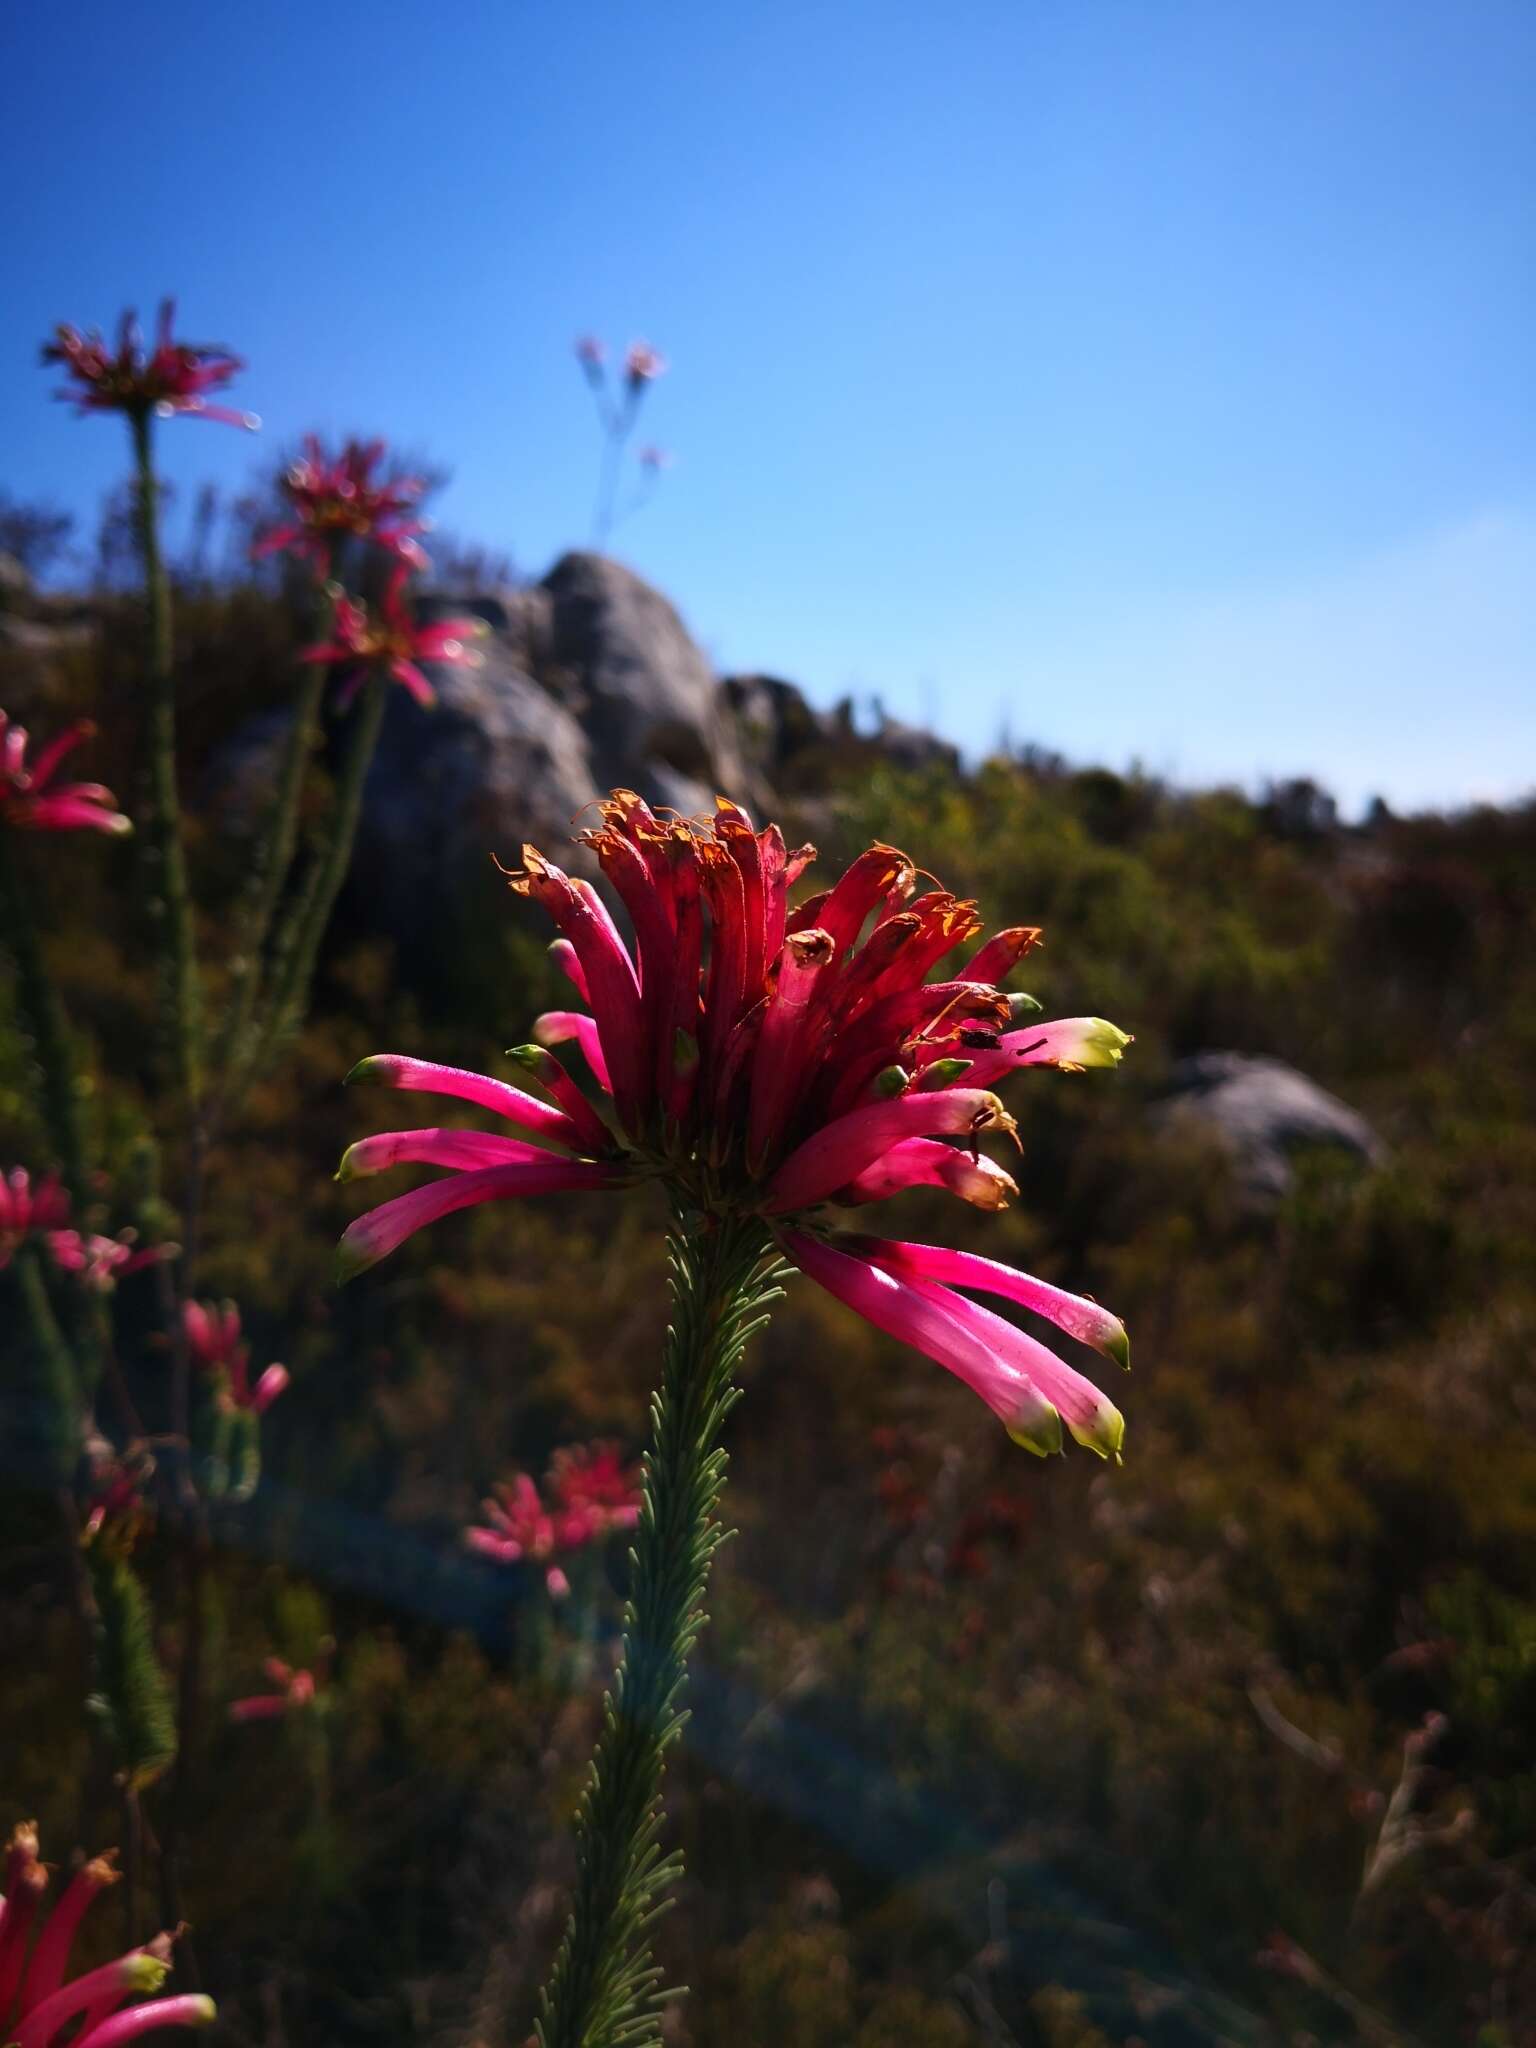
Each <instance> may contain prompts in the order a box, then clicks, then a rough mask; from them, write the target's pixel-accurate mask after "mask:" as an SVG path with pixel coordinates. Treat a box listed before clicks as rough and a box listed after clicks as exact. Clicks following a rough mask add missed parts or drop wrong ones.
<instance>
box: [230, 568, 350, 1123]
mask: <svg viewBox="0 0 1536 2048" xmlns="http://www.w3.org/2000/svg"><path fill="white" fill-rule="evenodd" d="M323 602H325V603H326V608H327V609H329V606H328V602H327V601H323ZM324 623H325V622H324V620H323V619H322V621H321V625H320V630H321V634H322V637H323V632H324ZM327 675H328V671H327V670H326V669H325V668H324V667H320V666H316V665H315V664H310V665H308V666H307V667H306V668H305V670H304V680H303V683H302V686H301V688H300V690H299V695H298V701H297V702H296V704H295V706H294V712H293V725H292V728H291V729H290V731H289V734H288V744H287V746H286V747H285V748H284V751H283V763H282V768H281V771H280V773H279V776H278V785H277V792H276V795H275V797H274V799H273V804H272V813H271V817H270V819H269V820H268V824H267V830H266V832H265V834H264V835H263V838H262V841H261V844H260V846H259V847H258V849H257V852H256V857H255V860H254V861H253V862H252V866H251V875H250V885H249V888H248V891H247V895H246V901H245V905H244V909H243V911H242V914H241V920H240V935H239V939H238V942H237V947H236V958H235V964H234V971H233V974H232V976H231V980H230V989H229V997H228V1009H227V1012H226V1016H225V1021H224V1027H223V1030H222V1032H221V1034H220V1039H219V1045H218V1050H217V1053H216V1054H215V1058H214V1071H215V1074H216V1076H217V1079H216V1081H215V1088H216V1090H217V1101H216V1110H215V1113H218V1112H220V1111H223V1110H226V1109H229V1108H232V1107H233V1100H232V1089H233V1085H234V1082H235V1078H236V1076H237V1075H238V1074H239V1073H240V1072H241V1070H242V1069H243V1067H244V1064H245V1059H246V1055H247V1052H248V1049H249V1048H248V1041H249V1038H250V1034H251V1029H252V1025H253V1022H254V1019H255V1014H256V1003H257V999H258V997H259V995H260V992H261V981H262V958H263V954H264V952H265V949H266V945H267V940H268V938H269V937H270V935H271V931H272V923H273V919H274V918H275V917H276V915H277V908H278V904H279V902H280V901H281V899H282V893H283V887H284V884H285V883H286V882H287V880H288V876H289V872H290V870H291V868H292V866H293V857H294V852H295V850H296V848H297V845H298V836H299V805H300V800H301V798H302V796H303V792H304V779H305V774H306V772H307V770H308V767H309V763H310V759H311V756H312V755H313V753H314V749H315V742H316V737H317V735H318V732H319V724H320V705H321V702H322V700H323V697H324V694H325V686H326V680H327Z"/></svg>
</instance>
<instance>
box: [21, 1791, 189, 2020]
mask: <svg viewBox="0 0 1536 2048" xmlns="http://www.w3.org/2000/svg"><path fill="white" fill-rule="evenodd" d="M116 1855H117V1852H116V1850H113V1849H109V1850H108V1851H107V1852H106V1854H105V1855H103V1856H97V1857H96V1858H94V1859H93V1861H91V1862H89V1863H85V1864H82V1865H81V1866H80V1867H79V1868H78V1869H77V1870H76V1871H75V1872H74V1874H73V1875H72V1876H71V1878H70V1880H69V1882H68V1884H66V1885H65V1887H64V1889H63V1891H62V1892H61V1893H60V1895H59V1899H58V1903H57V1905H55V1907H54V1909H53V1911H52V1913H51V1914H48V1915H47V1916H46V1920H45V1916H44V1914H43V1901H44V1897H45V1895H46V1893H47V1890H48V1884H49V1871H48V1868H47V1866H46V1865H45V1864H43V1863H42V1862H41V1861H39V1858H38V1839H37V1828H36V1825H35V1823H33V1822H31V1821H24V1822H23V1823H22V1824H21V1826H20V1827H18V1828H17V1829H16V1830H15V1832H14V1834H13V1835H12V1836H11V1840H10V1847H9V1849H8V1851H7V1854H6V1871H5V1897H4V1899H3V1901H0V2038H3V2039H4V2040H5V2041H7V2042H9V2043H11V2044H13V2048H57V2044H60V2043H62V2042H64V2041H66V2040H67V2041H68V2042H69V2044H70V2048H121V2044H122V2043H124V2042H128V2041H136V2040H138V2038H139V2037H140V2036H141V2035H142V2034H148V2033H152V2032H154V2031H155V2030H156V2029H158V2028H160V2027H206V2026H208V2025H209V2024H210V2023H211V2022H212V2020H213V2017H214V2005H213V2000H212V1999H211V1998H203V1997H200V1996H193V1995H182V1996H180V1997H176V1998H157V1997H156V1996H155V1994H156V1993H157V1992H158V1991H159V1989H160V1987H161V1985H162V1984H163V1983H164V1982H165V1979H166V1977H167V1976H168V1975H169V1974H170V1968H171V1951H172V1949H173V1948H174V1946H175V1942H176V1937H175V1935H174V1934H157V1935H156V1936H155V1938H154V1940H153V1941H151V1942H147V1943H146V1944H145V1946H144V1947H143V1948H133V1949H129V1950H128V1951H127V1953H126V1954H124V1955H121V1956H119V1957H117V1959H116V1960H115V1961H114V1962H110V1963H103V1964H102V1965H101V1966H100V1967H99V1968H97V1969H94V1970H87V1971H86V1972H84V1974H82V1975H78V1976H71V1974H70V1954H71V1951H72V1950H73V1948H74V1943H75V1934H76V1931H77V1930H78V1928H79V1926H80V1923H81V1921H82V1920H83V1919H84V1917H85V1915H86V1913H87V1911H88V1910H89V1908H90V1906H91V1903H92V1901H93V1900H94V1899H95V1898H96V1897H97V1896H98V1894H100V1893H101V1892H104V1891H106V1890H107V1889H108V1888H109V1887H110V1886H112V1885H114V1884H116V1883H117V1880H118V1872H117V1870H116V1869H115V1867H114V1865H115V1861H116Z"/></svg>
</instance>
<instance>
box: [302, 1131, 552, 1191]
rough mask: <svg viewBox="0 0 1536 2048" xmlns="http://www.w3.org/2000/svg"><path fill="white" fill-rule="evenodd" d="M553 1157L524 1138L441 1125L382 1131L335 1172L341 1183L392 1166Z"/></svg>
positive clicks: (353, 1148)
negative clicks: (460, 1129)
mask: <svg viewBox="0 0 1536 2048" xmlns="http://www.w3.org/2000/svg"><path fill="white" fill-rule="evenodd" d="M549 1157H550V1154H549V1153H548V1152H545V1151H543V1150H541V1149H540V1147H539V1146H537V1145H529V1144H525V1143H524V1142H523V1140H522V1139H521V1138H503V1137H501V1136H500V1135H499V1134H498V1133H497V1132H494V1131H451V1130H445V1129H443V1128H442V1127H441V1126H440V1125H438V1126H433V1127H430V1128H428V1129H426V1130H420V1131H380V1132H379V1134H378V1136H377V1137H374V1138H361V1139H359V1140H358V1142H357V1144H355V1145H349V1146H348V1147H347V1149H346V1151H345V1152H344V1153H343V1154H342V1159H341V1164H340V1166H339V1167H338V1168H337V1169H336V1178H337V1179H338V1180H361V1179H362V1178H363V1177H364V1176H365V1175H367V1174H370V1173H386V1172H388V1170H389V1168H390V1167H392V1166H448V1167H452V1168H454V1169H455V1170H457V1171H466V1170H472V1169H474V1168H475V1167H480V1166H526V1165H531V1164H536V1163H537V1162H538V1161H540V1160H545V1159H548V1158H549Z"/></svg>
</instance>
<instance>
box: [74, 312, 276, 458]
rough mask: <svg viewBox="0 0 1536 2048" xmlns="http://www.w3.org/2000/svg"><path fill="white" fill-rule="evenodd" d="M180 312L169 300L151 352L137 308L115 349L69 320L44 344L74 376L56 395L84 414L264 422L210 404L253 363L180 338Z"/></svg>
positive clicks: (127, 319) (123, 325)
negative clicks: (175, 330) (175, 327)
mask: <svg viewBox="0 0 1536 2048" xmlns="http://www.w3.org/2000/svg"><path fill="white" fill-rule="evenodd" d="M175 313H176V302H175V300H174V299H165V300H163V301H162V302H161V306H160V317H159V320H158V322H157V324H156V328H155V345H154V347H153V348H152V349H151V350H149V351H148V352H147V353H146V351H145V348H144V338H143V336H142V334H141V333H140V332H139V323H138V318H137V316H136V315H135V314H134V313H133V312H132V311H129V312H127V313H125V314H124V315H123V317H122V320H121V322H120V323H119V325H118V331H117V348H116V350H115V351H113V350H112V349H110V348H109V347H108V345H107V343H106V341H105V340H104V338H103V337H102V335H101V334H100V332H99V331H98V330H96V329H95V328H92V330H91V331H90V333H88V334H82V333H81V332H80V330H79V328H78V327H70V326H68V325H64V326H60V327H57V328H55V330H54V338H53V340H52V341H50V342H46V343H45V344H44V346H43V361H44V362H45V363H60V364H62V365H63V367H64V370H65V373H66V375H67V376H68V377H69V379H70V382H69V383H68V384H67V385H65V387H64V389H63V390H62V391H60V392H58V393H57V394H56V396H58V397H60V398H67V399H69V400H71V401H72V402H73V403H74V404H75V405H76V406H78V408H79V409H80V411H81V412H123V413H128V414H129V415H130V416H137V417H139V418H147V417H148V415H149V414H151V413H158V414H160V415H161V416H162V417H169V416H170V415H171V414H173V413H184V414H187V415H188V416H189V417H191V418H193V419H205V420H220V421H222V422H223V423H224V424H225V425H226V426H231V427H245V428H247V429H253V428H255V427H258V426H259V425H260V424H261V422H260V421H259V420H258V419H257V417H256V415H255V414H254V413H251V412H235V411H233V410H231V408H230V407H228V406H223V405H210V404H209V403H208V399H207V394H208V393H209V392H210V391H217V390H219V389H221V388H222V386H224V385H225V384H228V383H229V382H230V380H231V379H232V378H233V377H236V376H238V375H239V373H240V371H241V370H243V369H244V367H245V365H244V364H243V363H242V362H241V360H240V358H239V357H238V356H235V355H231V354H230V352H229V350H228V349H226V348H218V347H215V346H212V345H210V344H205V343H202V344H200V343H194V342H188V341H177V340H175V339H174V337H173V336H172V333H171V325H172V322H173V320H174V318H175Z"/></svg>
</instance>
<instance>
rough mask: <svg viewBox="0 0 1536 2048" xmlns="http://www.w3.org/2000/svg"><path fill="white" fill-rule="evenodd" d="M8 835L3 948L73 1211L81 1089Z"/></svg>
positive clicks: (84, 1189)
mask: <svg viewBox="0 0 1536 2048" xmlns="http://www.w3.org/2000/svg"><path fill="white" fill-rule="evenodd" d="M19 867H20V864H19V862H18V860H17V857H16V851H15V849H14V848H13V847H12V845H11V843H10V836H9V834H8V833H6V832H4V831H0V909H3V911H4V925H3V937H4V944H5V950H6V952H7V953H9V955H10V956H11V960H12V962H13V964H14V966H15V970H16V999H17V1007H18V1009H19V1011H20V1016H21V1023H22V1027H23V1029H24V1030H25V1031H26V1032H27V1034H28V1036H29V1037H30V1038H31V1040H32V1051H33V1055H34V1058H35V1060H36V1064H37V1069H38V1074H39V1094H40V1095H41V1098H42V1108H43V1116H44V1120H45V1122H46V1124H47V1127H48V1137H49V1141H50V1143H51V1144H52V1146H53V1149H54V1153H55V1156H56V1157H57V1160H58V1164H59V1171H60V1172H61V1173H62V1175H63V1177H64V1184H65V1186H66V1187H67V1188H68V1189H69V1194H70V1199H71V1201H72V1202H73V1203H74V1204H75V1208H76V1211H77V1213H78V1212H79V1211H80V1210H81V1209H83V1208H84V1207H85V1204H86V1201H87V1199H88V1196H89V1185H88V1182H87V1178H86V1164H85V1162H86V1149H85V1135H84V1129H83V1124H82V1119H81V1114H80V1105H81V1099H82V1092H83V1091H82V1088H81V1080H80V1070H79V1067H78V1065H77V1063H76V1060H75V1049H74V1045H73V1043H72V1041H71V1039H70V1034H69V1026H68V1024H67V1022H66V1021H65V1017H64V1006H63V1004H62V1003H61V1002H60V1000H59V992H58V990H57V989H56V988H55V986H54V983H53V977H52V975H51V974H50V973H49V972H48V963H47V961H46V960H45V958H44V957H43V947H42V941H41V939H40V938H39V936H38V931H37V924H36V921H35V920H34V918H33V916H32V906H31V903H30V901H29V900H28V896H27V891H26V887H25V884H24V882H23V880H22V876H21V874H20V871H19Z"/></svg>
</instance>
